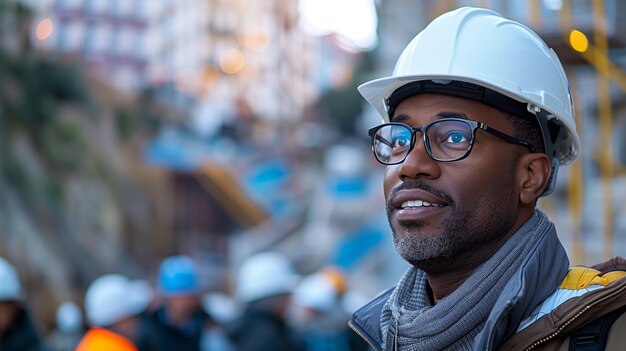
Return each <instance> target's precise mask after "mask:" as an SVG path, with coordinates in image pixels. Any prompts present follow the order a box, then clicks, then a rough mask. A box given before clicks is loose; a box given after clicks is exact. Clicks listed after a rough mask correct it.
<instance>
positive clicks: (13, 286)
mask: <svg viewBox="0 0 626 351" xmlns="http://www.w3.org/2000/svg"><path fill="white" fill-rule="evenodd" d="M22 298H23V296H22V286H21V285H20V279H19V277H18V275H17V271H16V270H15V267H13V265H12V264H10V263H9V261H7V260H5V259H4V258H2V257H0V301H21V300H22Z"/></svg>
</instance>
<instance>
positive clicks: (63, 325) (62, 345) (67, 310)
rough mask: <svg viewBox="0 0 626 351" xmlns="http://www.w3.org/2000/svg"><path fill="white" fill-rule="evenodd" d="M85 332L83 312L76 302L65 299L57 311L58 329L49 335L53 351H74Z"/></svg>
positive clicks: (48, 341) (50, 346) (48, 340)
mask: <svg viewBox="0 0 626 351" xmlns="http://www.w3.org/2000/svg"><path fill="white" fill-rule="evenodd" d="M84 334H85V330H84V328H83V313H82V312H81V310H80V308H79V307H78V306H76V304H75V303H73V302H71V301H65V302H63V303H62V304H61V305H59V308H57V312H56V329H54V330H53V331H52V332H51V333H50V334H49V335H48V337H47V339H46V344H47V346H48V347H49V348H50V350H51V351H74V350H75V349H76V346H77V345H78V343H79V342H80V340H81V339H82V337H83V335H84Z"/></svg>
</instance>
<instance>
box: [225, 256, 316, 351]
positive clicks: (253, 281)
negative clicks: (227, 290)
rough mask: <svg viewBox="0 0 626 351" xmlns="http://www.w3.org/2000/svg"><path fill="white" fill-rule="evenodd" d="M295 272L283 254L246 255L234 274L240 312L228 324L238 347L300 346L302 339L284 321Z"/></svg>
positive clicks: (288, 350) (279, 349)
mask: <svg viewBox="0 0 626 351" xmlns="http://www.w3.org/2000/svg"><path fill="white" fill-rule="evenodd" d="M297 280H298V276H297V275H296V273H295V270H294V268H293V267H292V265H291V263H290V262H289V260H287V258H285V257H284V256H282V255H280V254H278V253H274V252H263V253H259V254H256V255H253V256H251V257H249V258H248V259H246V260H245V261H244V262H243V263H242V265H241V267H240V268H239V272H238V275H237V288H236V289H237V298H238V299H239V300H240V301H241V302H242V303H245V304H246V306H245V308H244V312H243V314H242V315H241V316H240V317H239V318H238V319H237V320H235V321H234V322H233V323H232V324H231V325H230V326H229V328H228V331H229V336H230V337H231V339H232V340H233V342H234V344H235V346H236V348H237V350H240V351H255V350H258V351H264V350H276V351H283V350H284V351H293V350H304V349H305V348H304V342H303V341H302V340H301V339H300V338H299V336H298V335H297V334H296V332H295V331H294V330H293V329H292V328H291V327H290V326H289V325H288V324H287V322H286V315H287V311H288V308H289V305H290V297H291V296H290V295H291V291H292V289H293V288H294V287H295V286H296V283H297Z"/></svg>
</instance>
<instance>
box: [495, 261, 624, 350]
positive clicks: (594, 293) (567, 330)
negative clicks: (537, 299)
mask: <svg viewBox="0 0 626 351" xmlns="http://www.w3.org/2000/svg"><path fill="white" fill-rule="evenodd" d="M572 292H580V293H579V294H580V295H579V296H575V297H571V296H568V297H567V298H566V300H565V301H557V300H558V298H556V299H553V301H551V302H549V303H544V304H542V307H541V308H540V310H542V312H538V313H537V316H536V317H535V318H536V320H533V321H532V323H530V324H529V325H528V326H526V327H525V328H524V329H522V330H519V331H518V332H517V333H516V334H515V335H513V336H512V337H511V338H509V339H508V340H507V341H506V342H505V343H504V344H503V345H502V346H500V348H499V350H507V351H508V350H554V351H564V350H568V347H569V335H570V334H572V333H573V332H575V331H576V330H578V329H579V328H581V327H582V326H584V325H586V324H588V323H590V322H592V321H594V320H595V319H597V318H600V317H602V316H604V315H606V314H608V313H610V312H612V311H616V310H618V309H620V308H622V307H624V306H626V259H624V258H621V257H616V258H613V259H611V260H609V261H606V262H603V263H601V264H598V265H596V266H593V267H591V269H589V268H582V267H579V268H574V269H572V270H570V273H568V276H567V277H566V278H565V280H564V281H563V284H562V285H561V288H560V289H559V290H558V291H557V292H555V295H557V294H559V293H565V294H570V295H571V293H572ZM548 300H550V298H548V299H547V300H546V301H548ZM555 301H556V303H555ZM550 303H553V304H554V306H549V304H550ZM544 305H545V306H544ZM615 331H617V332H615ZM605 350H620V351H623V350H626V313H622V314H621V316H620V317H619V318H618V319H617V320H616V321H615V322H614V323H613V325H612V327H611V332H610V333H609V337H608V340H607V344H606V348H605Z"/></svg>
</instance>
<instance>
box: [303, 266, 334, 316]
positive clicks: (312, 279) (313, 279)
mask: <svg viewBox="0 0 626 351" xmlns="http://www.w3.org/2000/svg"><path fill="white" fill-rule="evenodd" d="M294 301H295V303H297V304H298V305H300V306H304V307H308V308H311V309H314V310H317V311H327V310H329V309H332V308H333V307H337V302H338V295H337V293H336V292H335V289H334V287H333V285H332V283H331V282H330V281H329V280H328V279H326V278H325V277H324V276H323V275H321V274H314V275H311V276H308V277H306V278H304V279H302V282H300V284H299V285H298V287H297V288H296V290H295V293H294Z"/></svg>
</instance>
